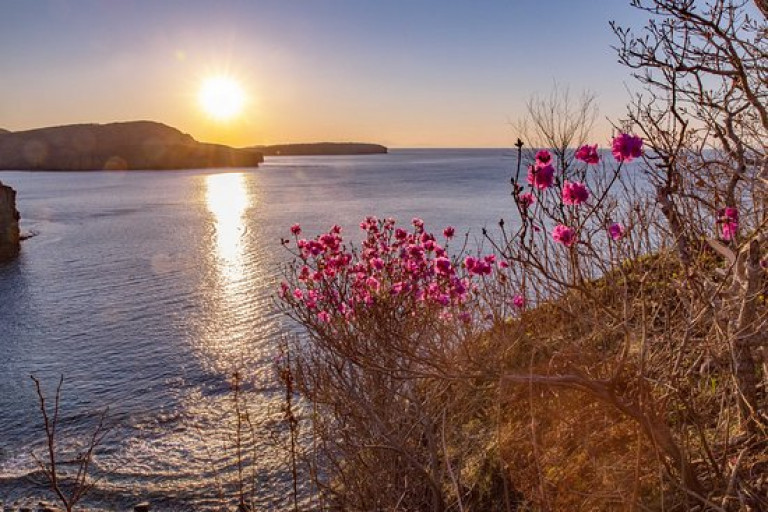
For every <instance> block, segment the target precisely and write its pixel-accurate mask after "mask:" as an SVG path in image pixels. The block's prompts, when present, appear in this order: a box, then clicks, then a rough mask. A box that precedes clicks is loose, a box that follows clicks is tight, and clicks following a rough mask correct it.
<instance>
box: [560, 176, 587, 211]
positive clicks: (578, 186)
mask: <svg viewBox="0 0 768 512" xmlns="http://www.w3.org/2000/svg"><path fill="white" fill-rule="evenodd" d="M587 199H589V190H587V187H586V186H585V185H584V184H583V183H579V182H578V181H574V182H570V181H568V180H566V181H565V184H564V185H563V204H568V205H572V206H578V205H580V204H582V203H584V202H585V201H586V200H587Z"/></svg>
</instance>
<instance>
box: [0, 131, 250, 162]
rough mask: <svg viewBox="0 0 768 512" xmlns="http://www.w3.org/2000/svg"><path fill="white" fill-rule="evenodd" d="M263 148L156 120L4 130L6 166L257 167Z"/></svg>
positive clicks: (0, 142) (0, 140) (1, 154)
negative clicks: (207, 137) (207, 139)
mask: <svg viewBox="0 0 768 512" xmlns="http://www.w3.org/2000/svg"><path fill="white" fill-rule="evenodd" d="M263 160H264V159H263V157H262V155H261V153H259V152H258V151H255V150H252V149H235V148H231V147H229V146H223V145H220V144H206V143H202V142H197V141H196V140H195V139H193V138H192V137H191V136H190V135H187V134H185V133H182V132H180V131H179V130H177V129H175V128H171V127H170V126H166V125H164V124H161V123H155V122H152V121H133V122H126V123H110V124H78V125H68V126H57V127H52V128H40V129H36V130H28V131H23V132H8V133H0V170H50V171H87V170H139V169H156V170H164V169H189V168H203V167H256V166H258V164H259V163H261V162H263Z"/></svg>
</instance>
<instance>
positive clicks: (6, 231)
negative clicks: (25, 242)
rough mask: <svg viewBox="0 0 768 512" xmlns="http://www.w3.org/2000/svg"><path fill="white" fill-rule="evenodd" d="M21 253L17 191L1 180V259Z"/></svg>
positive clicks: (7, 258)
mask: <svg viewBox="0 0 768 512" xmlns="http://www.w3.org/2000/svg"><path fill="white" fill-rule="evenodd" d="M18 254H19V212H18V211H17V210H16V191H15V190H13V189H12V188H11V187H8V186H6V185H3V183H2V182H0V261H6V260H9V259H11V258H15V257H16V256H17V255H18Z"/></svg>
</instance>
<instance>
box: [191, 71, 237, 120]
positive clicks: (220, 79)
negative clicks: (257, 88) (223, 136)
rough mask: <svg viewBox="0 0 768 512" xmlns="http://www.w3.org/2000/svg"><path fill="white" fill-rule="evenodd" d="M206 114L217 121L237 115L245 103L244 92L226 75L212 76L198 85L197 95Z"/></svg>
mask: <svg viewBox="0 0 768 512" xmlns="http://www.w3.org/2000/svg"><path fill="white" fill-rule="evenodd" d="M197 99H198V101H199V102H200V106H201V107H202V109H203V110H204V111H205V113H206V114H208V115H209V116H211V117H212V118H213V119H215V120H217V121H228V120H230V119H233V118H235V117H237V116H238V115H239V114H240V113H241V112H242V111H243V106H244V105H245V93H244V92H243V88H242V87H241V86H240V84H239V83H238V82H237V81H236V80H234V79H232V78H230V77H227V76H212V77H210V78H208V79H206V80H205V81H204V82H203V84H202V85H201V86H200V92H199V93H198V95H197Z"/></svg>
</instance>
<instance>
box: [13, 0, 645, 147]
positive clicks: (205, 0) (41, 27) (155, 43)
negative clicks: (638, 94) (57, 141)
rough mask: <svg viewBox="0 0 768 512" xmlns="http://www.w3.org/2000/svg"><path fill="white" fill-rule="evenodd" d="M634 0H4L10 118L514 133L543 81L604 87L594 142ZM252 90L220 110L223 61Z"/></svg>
mask: <svg viewBox="0 0 768 512" xmlns="http://www.w3.org/2000/svg"><path fill="white" fill-rule="evenodd" d="M628 4H629V0H442V1H436V0H216V1H212V0H183V1H182V0H0V48H1V50H0V127H1V128H5V129H9V130H13V131H17V130H26V129H32V128H38V127H42V126H53V125H62V124H73V123H91V122H97V123H106V122H113V121H130V120H139V119H149V120H153V121H159V122H162V123H165V124H168V125H171V126H174V127H176V128H178V129H180V130H181V131H183V132H185V133H189V134H191V135H192V136H193V137H195V138H196V139H198V140H201V141H205V142H218V143H224V144H231V145H235V146H249V145H257V144H276V143H290V142H312V141H361V142H375V143H380V144H384V145H387V146H389V147H508V146H510V145H511V144H512V143H513V142H514V141H515V140H516V138H517V134H516V133H515V132H514V129H513V123H514V121H515V120H517V119H519V118H520V117H521V116H523V115H524V111H525V103H526V101H527V99H528V98H529V97H531V95H534V94H542V93H546V92H548V91H549V90H551V88H552V87H553V84H554V83H555V82H557V83H559V84H561V85H563V86H567V87H569V88H570V89H571V91H572V92H575V93H578V92H580V91H583V90H590V91H592V92H594V93H595V94H596V95H597V100H598V104H599V106H600V118H599V120H598V125H597V126H596V130H595V132H594V138H595V142H600V143H601V144H604V143H606V142H607V139H608V137H609V135H610V133H611V128H610V126H611V125H610V122H609V120H614V121H615V120H616V119H618V118H619V117H621V115H622V114H623V112H624V109H625V107H624V106H625V104H626V102H627V100H628V98H629V95H628V92H627V87H628V86H629V87H632V85H633V82H632V79H631V77H630V74H629V71H628V70H626V69H625V68H623V67H621V66H620V65H619V64H618V63H617V59H616V55H615V52H614V50H612V49H611V45H612V44H615V36H614V35H613V33H612V31H611V29H610V27H609V21H610V20H616V21H618V22H619V23H621V24H623V25H628V26H632V27H636V28H639V27H640V26H641V25H642V24H643V21H644V16H643V15H642V13H639V12H636V11H634V10H633V9H632V8H630V7H629V5H628ZM218 75H226V76H228V77H231V78H232V79H234V80H236V81H237V82H238V83H239V84H240V86H241V87H242V89H243V91H244V93H245V95H246V103H245V106H244V109H243V111H242V112H241V113H240V114H239V115H238V116H236V117H235V118H234V119H230V120H228V121H222V120H217V119H213V118H211V116H210V115H207V114H206V113H205V112H204V111H203V109H201V108H200V105H199V101H198V91H199V90H200V87H201V84H202V83H203V82H204V81H205V80H206V79H207V78H209V77H211V76H218Z"/></svg>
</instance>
